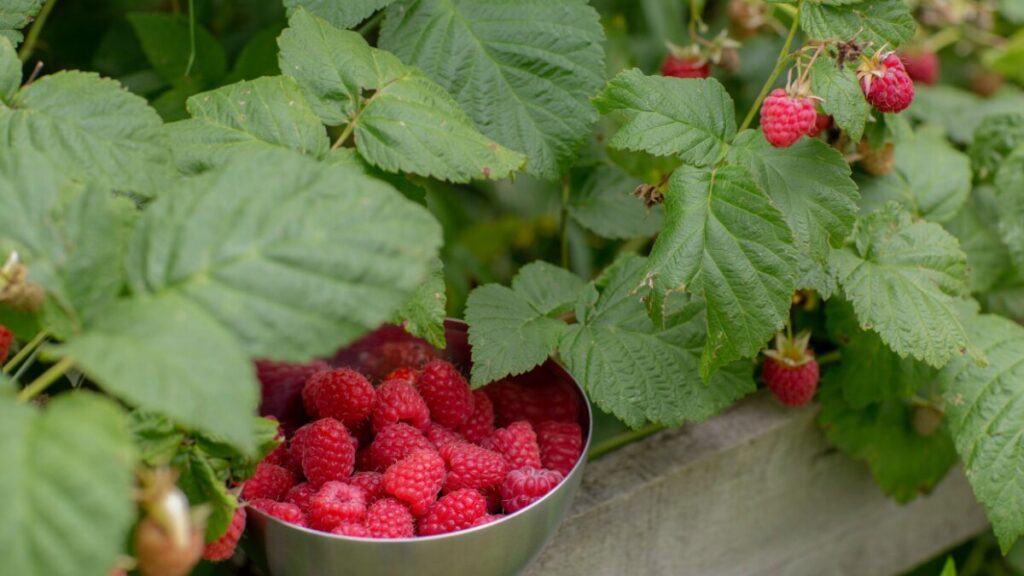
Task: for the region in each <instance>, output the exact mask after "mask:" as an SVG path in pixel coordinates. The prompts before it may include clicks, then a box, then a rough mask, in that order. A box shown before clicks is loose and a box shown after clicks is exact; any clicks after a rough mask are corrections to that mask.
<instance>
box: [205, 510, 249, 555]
mask: <svg viewBox="0 0 1024 576" xmlns="http://www.w3.org/2000/svg"><path fill="white" fill-rule="evenodd" d="M244 530H245V507H244V506H239V507H237V508H235V514H234V516H232V517H231V523H230V524H228V529H227V532H225V533H224V535H223V536H221V537H220V538H217V539H216V540H214V541H213V542H210V543H209V544H207V545H206V548H205V549H204V550H203V558H204V559H206V560H209V561H210V562H223V561H224V560H227V559H228V558H231V557H232V556H233V555H234V554H235V547H237V546H238V539H239V538H241V537H242V531H244Z"/></svg>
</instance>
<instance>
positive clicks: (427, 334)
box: [398, 258, 446, 349]
mask: <svg viewBox="0 0 1024 576" xmlns="http://www.w3.org/2000/svg"><path fill="white" fill-rule="evenodd" d="M445 302H446V296H445V285H444V264H443V263H442V262H441V259H440V258H435V259H434V260H433V261H431V264H430V275H429V276H428V277H427V280H426V281H425V282H422V283H420V285H419V286H417V287H416V290H415V291H414V292H413V294H412V297H411V298H409V301H408V302H406V303H405V305H403V306H402V308H401V309H400V310H399V311H398V320H399V321H400V322H403V323H404V325H405V330H406V331H407V332H408V333H410V334H412V335H413V336H416V337H418V338H422V339H424V340H426V341H427V342H430V344H431V345H432V346H434V347H435V348H441V349H443V348H444V347H445V338H444V319H445Z"/></svg>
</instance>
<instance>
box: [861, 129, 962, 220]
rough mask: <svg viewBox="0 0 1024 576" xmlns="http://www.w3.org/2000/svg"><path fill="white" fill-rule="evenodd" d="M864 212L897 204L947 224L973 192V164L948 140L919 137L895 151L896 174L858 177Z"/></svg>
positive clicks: (899, 146)
mask: <svg viewBox="0 0 1024 576" xmlns="http://www.w3.org/2000/svg"><path fill="white" fill-rule="evenodd" d="M857 183H858V184H859V186H860V193H861V209H862V212H864V213H868V212H873V211H874V210H877V209H878V208H880V207H881V206H883V205H884V204H886V203H888V202H891V201H896V202H899V203H900V204H902V205H903V206H904V207H905V208H906V209H907V210H908V211H910V213H911V214H913V215H915V216H918V217H921V218H925V219H927V220H931V221H932V222H946V221H948V220H950V219H951V218H953V217H954V216H956V214H957V213H958V212H959V211H960V209H961V208H962V207H963V205H964V202H966V201H967V197H968V195H970V192H971V163H970V160H969V159H968V158H967V156H966V155H965V154H964V153H962V152H960V151H958V150H956V149H955V148H953V147H952V146H950V145H949V144H948V143H947V142H946V140H945V139H944V138H940V137H935V136H931V135H925V134H918V135H917V136H916V137H915V138H913V139H912V140H909V141H906V142H900V143H899V144H897V145H896V146H895V148H894V152H893V171H892V172H890V173H889V174H886V175H885V176H876V177H871V176H865V175H860V176H859V177H858V178H857Z"/></svg>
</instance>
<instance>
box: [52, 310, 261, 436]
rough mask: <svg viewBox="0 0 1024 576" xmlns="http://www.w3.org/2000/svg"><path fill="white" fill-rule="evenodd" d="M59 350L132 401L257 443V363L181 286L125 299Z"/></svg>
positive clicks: (106, 387) (102, 384) (203, 428)
mask: <svg viewBox="0 0 1024 576" xmlns="http://www.w3.org/2000/svg"><path fill="white" fill-rule="evenodd" d="M56 353H57V354H59V355H62V356H67V357H70V358H71V359H72V360H74V362H75V366H76V367H78V368H80V369H81V370H82V372H84V373H85V375H86V376H88V377H89V379H90V380H92V381H93V382H95V383H96V384H97V385H98V386H99V387H101V388H103V389H104V390H106V391H107V392H110V393H111V394H113V395H115V396H118V397H120V398H122V399H123V400H125V401H126V402H128V403H130V404H133V405H135V406H138V407H139V408H142V409H144V410H148V411H151V412H155V413H158V414H163V415H166V416H168V417H169V418H171V419H173V420H175V421H176V422H180V423H182V424H184V425H186V426H188V427H190V428H194V429H196V430H200V431H204V432H209V433H210V434H214V435H217V436H220V437H223V438H225V439H226V440H228V441H230V442H231V443H232V444H233V445H235V446H237V447H238V448H239V449H240V450H243V451H246V452H252V451H254V450H255V445H254V440H253V429H252V414H254V413H255V411H256V408H257V404H258V401H259V398H258V396H259V394H258V386H257V384H256V375H255V373H254V371H253V368H252V365H251V363H250V362H249V359H248V357H247V356H246V355H245V354H244V353H243V351H242V350H241V348H240V347H239V345H238V343H236V342H235V340H234V338H233V337H232V335H231V334H230V333H229V332H228V331H227V330H225V329H224V328H223V327H222V326H220V325H219V324H218V323H217V322H216V321H214V319H213V318H211V317H210V316H209V315H208V314H206V313H204V312H203V310H201V309H200V308H199V307H198V306H196V305H195V304H193V303H191V302H189V301H188V300H186V299H185V298H183V297H181V296H179V295H177V294H174V293H172V292H167V293H165V294H162V295H160V296H159V297H156V298H149V299H132V300H124V301H122V302H121V303H120V304H119V305H118V306H117V307H116V308H114V309H112V310H110V311H109V313H108V314H106V315H105V316H104V317H103V318H101V319H100V320H99V321H97V322H96V324H95V325H94V326H93V327H91V328H90V329H89V330H87V331H86V332H85V333H83V334H81V335H79V336H76V337H73V338H71V339H70V340H68V341H67V342H66V343H65V344H63V345H61V346H59V347H57V348H56Z"/></svg>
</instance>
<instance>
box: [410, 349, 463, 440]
mask: <svg viewBox="0 0 1024 576" xmlns="http://www.w3.org/2000/svg"><path fill="white" fill-rule="evenodd" d="M416 389H417V390H419V391H420V396H422V397H423V401H424V402H426V403H427V408H429V409H430V417H431V418H433V420H434V422H437V423H438V424H440V425H441V426H447V427H448V428H452V429H456V428H458V427H459V426H462V425H463V424H465V423H466V420H469V417H470V415H471V414H473V407H474V404H473V391H472V390H470V388H469V383H468V382H466V379H465V378H463V377H462V374H460V373H459V370H458V368H456V367H455V366H452V365H451V364H450V363H448V362H445V361H444V360H432V361H431V362H429V363H428V364H427V365H426V366H424V367H423V370H421V371H420V376H419V379H418V380H416Z"/></svg>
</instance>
